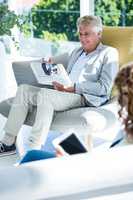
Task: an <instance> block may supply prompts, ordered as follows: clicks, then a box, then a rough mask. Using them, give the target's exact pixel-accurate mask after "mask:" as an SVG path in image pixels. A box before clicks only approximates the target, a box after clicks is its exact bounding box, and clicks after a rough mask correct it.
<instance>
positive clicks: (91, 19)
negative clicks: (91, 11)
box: [77, 15, 103, 33]
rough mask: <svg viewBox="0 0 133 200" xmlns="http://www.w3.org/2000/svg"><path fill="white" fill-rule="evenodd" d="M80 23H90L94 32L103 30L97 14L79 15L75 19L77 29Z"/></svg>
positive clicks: (86, 24)
mask: <svg viewBox="0 0 133 200" xmlns="http://www.w3.org/2000/svg"><path fill="white" fill-rule="evenodd" d="M80 25H85V26H88V25H92V26H93V27H94V31H95V32H97V33H98V32H102V30H103V25H102V20H101V18H100V17H98V16H93V15H85V16H83V17H80V18H78V19H77V29H78V30H79V26H80Z"/></svg>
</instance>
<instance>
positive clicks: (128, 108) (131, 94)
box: [115, 63, 133, 142]
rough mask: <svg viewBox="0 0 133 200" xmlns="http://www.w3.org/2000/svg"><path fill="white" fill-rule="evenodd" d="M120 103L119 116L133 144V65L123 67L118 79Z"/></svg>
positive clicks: (116, 81) (116, 83) (116, 82)
mask: <svg viewBox="0 0 133 200" xmlns="http://www.w3.org/2000/svg"><path fill="white" fill-rule="evenodd" d="M115 85H116V87H117V89H118V93H119V94H118V101H119V104H120V107H121V108H120V110H119V116H120V118H122V121H123V123H124V124H125V130H126V133H127V135H128V139H130V140H131V141H132V142H133V63H131V64H128V65H126V66H125V67H123V68H122V69H121V70H120V71H119V73H118V75H117V77H116V79H115Z"/></svg>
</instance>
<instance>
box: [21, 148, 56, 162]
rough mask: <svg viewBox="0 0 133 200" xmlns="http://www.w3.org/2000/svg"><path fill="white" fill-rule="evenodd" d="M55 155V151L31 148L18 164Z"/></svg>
mask: <svg viewBox="0 0 133 200" xmlns="http://www.w3.org/2000/svg"><path fill="white" fill-rule="evenodd" d="M55 157H56V155H55V153H51V152H47V151H41V150H31V151H29V152H27V153H26V155H25V156H24V157H23V159H22V160H21V161H20V164H22V163H26V162H31V161H36V160H45V159H49V158H55Z"/></svg>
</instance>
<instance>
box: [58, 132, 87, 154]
mask: <svg viewBox="0 0 133 200" xmlns="http://www.w3.org/2000/svg"><path fill="white" fill-rule="evenodd" d="M59 145H60V146H61V147H62V148H63V149H64V150H65V151H66V152H67V153H69V154H77V153H85V152H87V150H86V148H85V147H84V146H83V144H82V143H81V142H80V140H79V139H78V138H77V137H76V135H75V134H73V133H72V134H71V135H70V136H68V137H67V138H66V139H64V140H63V141H61V142H60V143H59Z"/></svg>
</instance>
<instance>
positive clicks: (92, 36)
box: [79, 25, 101, 53]
mask: <svg viewBox="0 0 133 200" xmlns="http://www.w3.org/2000/svg"><path fill="white" fill-rule="evenodd" d="M100 38H101V33H96V32H95V31H94V27H93V26H92V25H79V40H80V43H81V45H82V47H83V49H84V51H86V52H88V53H89V52H91V51H93V50H95V49H96V47H97V45H98V44H99V42H100Z"/></svg>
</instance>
